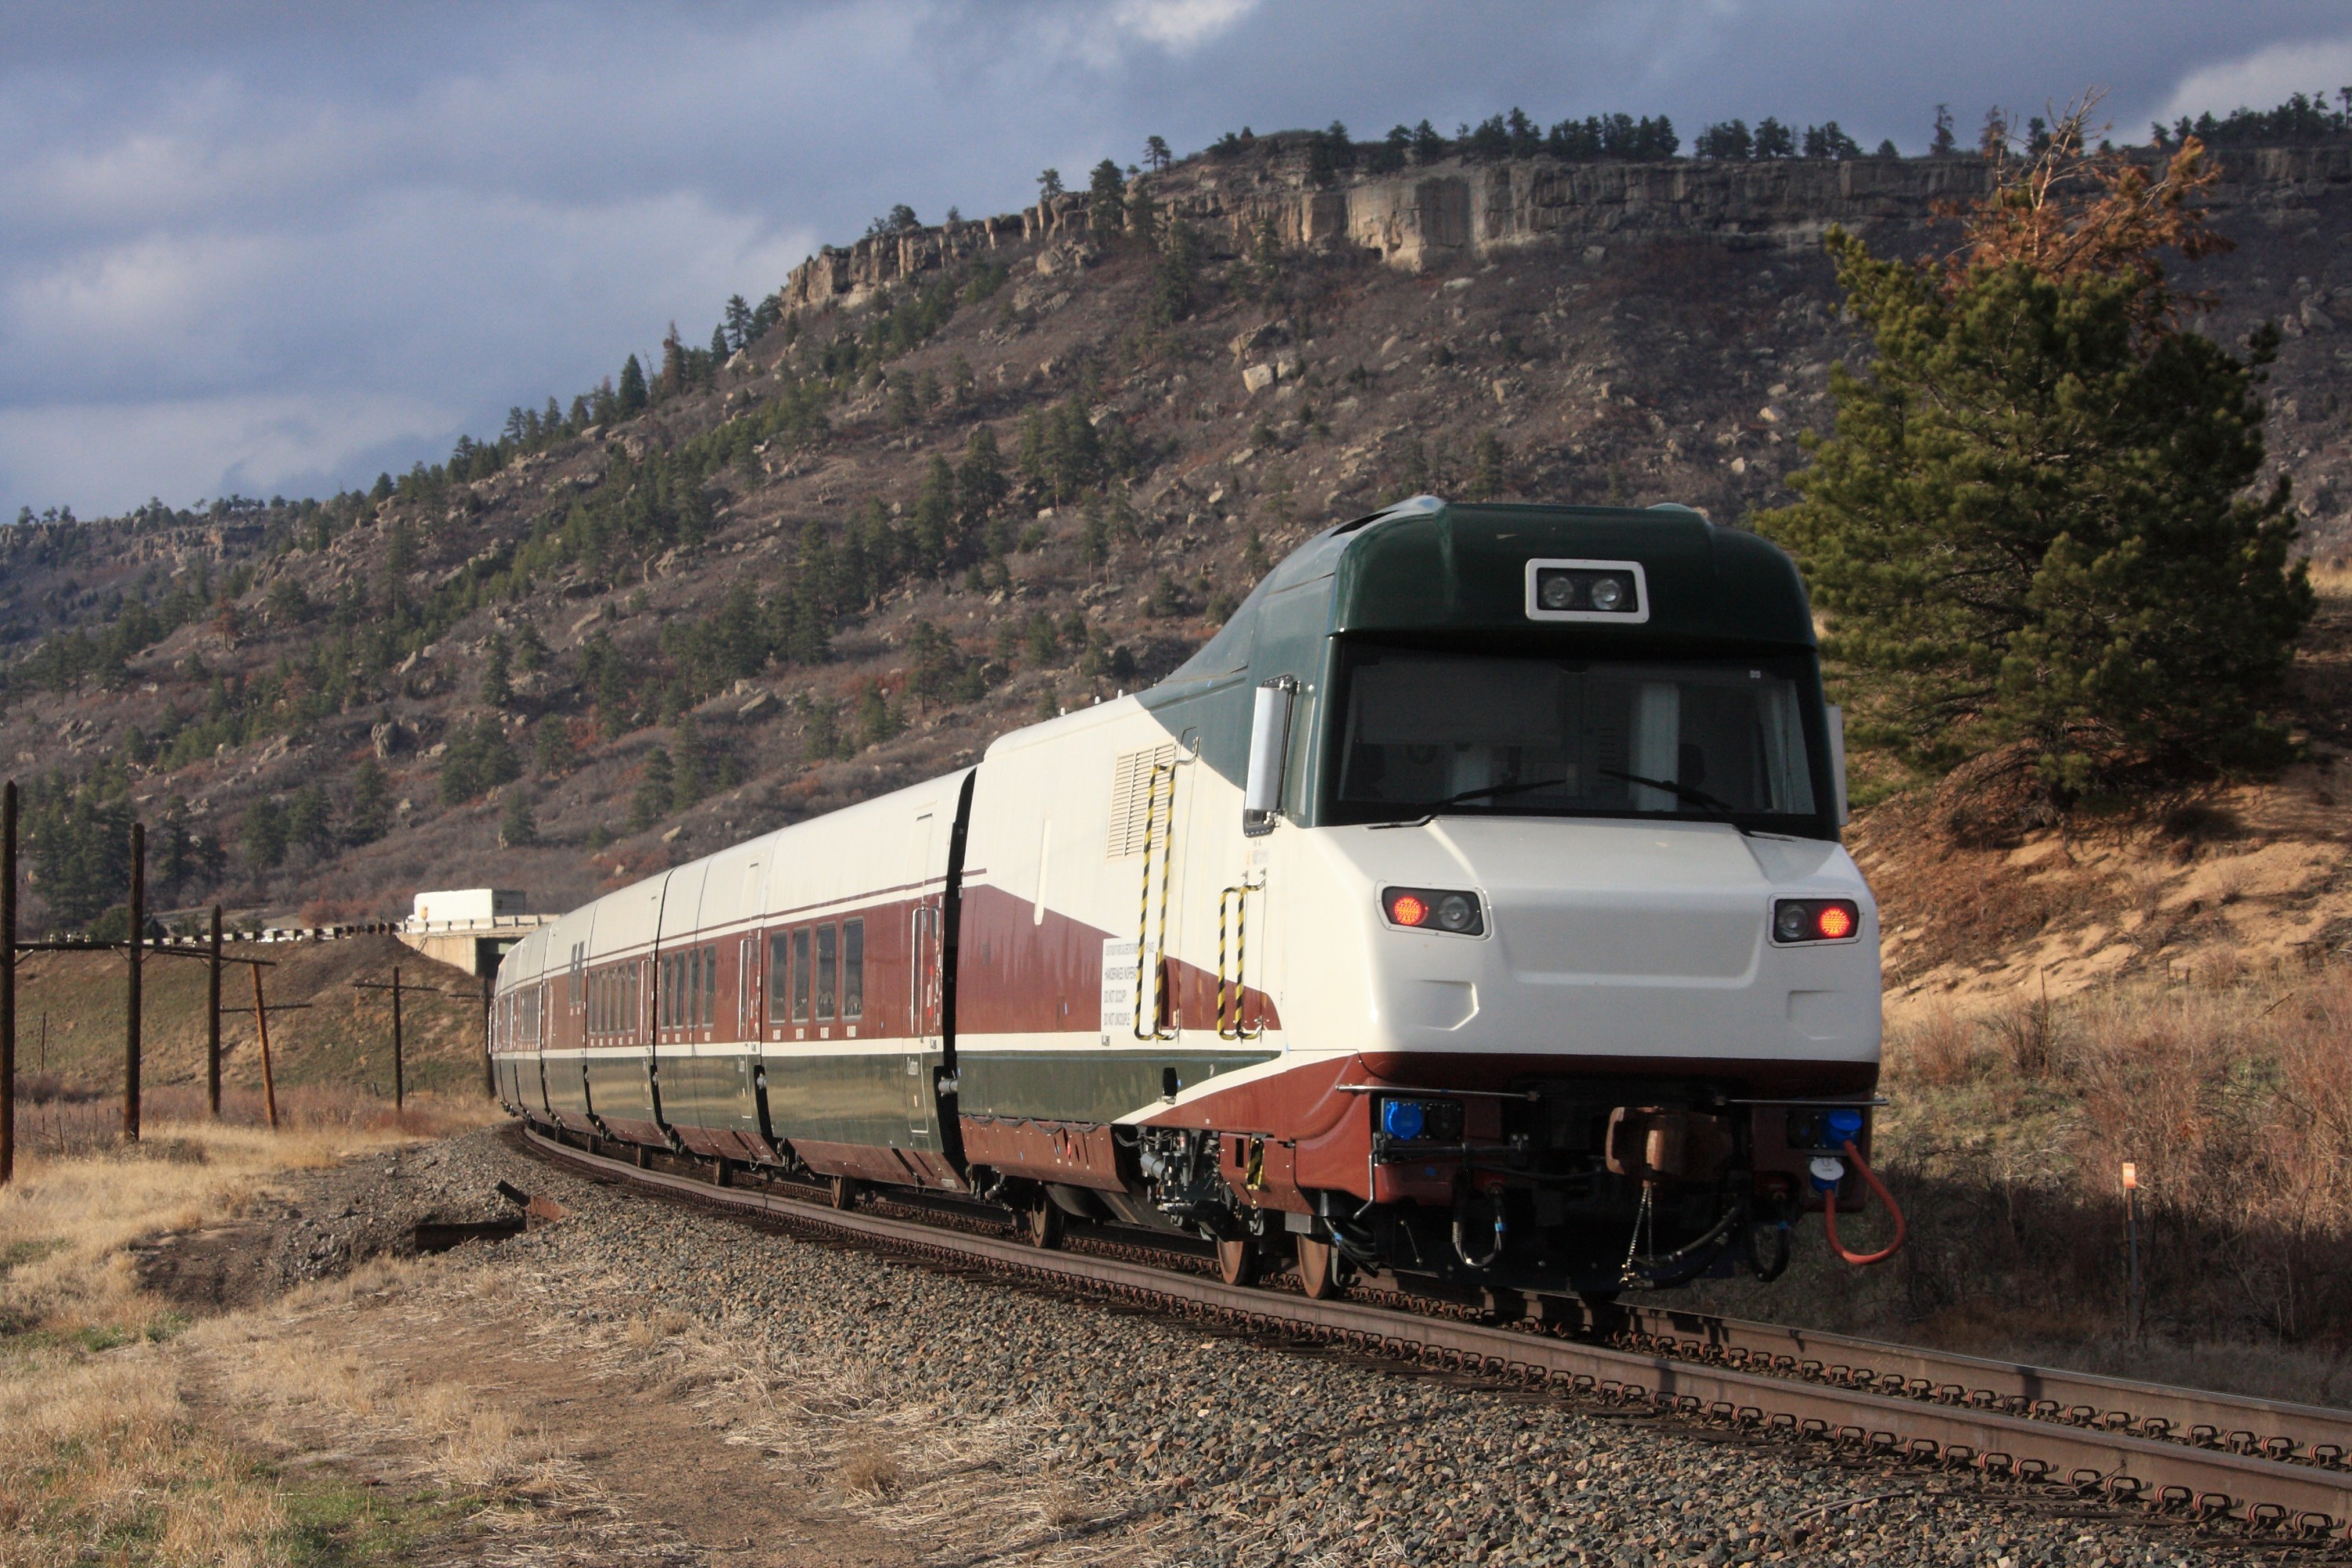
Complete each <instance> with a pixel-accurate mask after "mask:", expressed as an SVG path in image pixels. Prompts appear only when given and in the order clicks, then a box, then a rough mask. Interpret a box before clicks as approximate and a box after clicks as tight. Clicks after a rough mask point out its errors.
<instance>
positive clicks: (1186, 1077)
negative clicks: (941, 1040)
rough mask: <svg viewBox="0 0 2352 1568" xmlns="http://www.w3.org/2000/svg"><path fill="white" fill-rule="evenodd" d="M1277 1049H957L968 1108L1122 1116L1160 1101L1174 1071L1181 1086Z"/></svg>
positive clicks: (1087, 1117)
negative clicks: (1130, 1050)
mask: <svg viewBox="0 0 2352 1568" xmlns="http://www.w3.org/2000/svg"><path fill="white" fill-rule="evenodd" d="M1274 1056H1275V1053H1274V1052H1272V1051H1267V1050H1251V1049H1249V1048H1247V1047H1235V1048H1234V1049H1232V1050H1226V1051H1174V1050H1155V1049H1153V1048H1152V1047H1150V1046H1144V1045H1139V1046H1137V1047H1134V1049H1133V1051H1132V1052H1129V1051H1128V1050H1126V1049H1112V1050H1089V1051H1018V1050H1004V1051H990V1050H987V1049H984V1048H982V1049H966V1050H960V1051H958V1052H957V1053H956V1076H957V1077H958V1079H961V1083H962V1086H963V1087H962V1092H961V1096H960V1097H959V1100H960V1108H961V1110H962V1112H963V1114H965V1115H966V1116H996V1117H1007V1118H1013V1117H1017V1118H1023V1119H1026V1120H1032V1121H1097V1122H1099V1121H1118V1119H1119V1118H1120V1117H1122V1116H1131V1115H1133V1114H1134V1113H1135V1112H1136V1111H1138V1110H1142V1109H1143V1108H1144V1107H1146V1106H1148V1105H1152V1104H1155V1103H1157V1102H1158V1101H1159V1100H1160V1097H1161V1096H1162V1095H1164V1094H1166V1093H1167V1092H1168V1090H1169V1089H1170V1087H1171V1083H1170V1079H1169V1076H1168V1075H1169V1074H1170V1073H1171V1072H1173V1073H1174V1074H1175V1079H1174V1083H1173V1087H1174V1088H1175V1089H1178V1090H1179V1091H1181V1090H1183V1089H1191V1088H1192V1087H1194V1086H1195V1085H1198V1084H1202V1083H1205V1082H1207V1081H1208V1080H1209V1079H1213V1078H1215V1077H1216V1076H1218V1075H1219V1074H1221V1073H1230V1072H1235V1071H1238V1070H1239V1069H1241V1068H1245V1067H1254V1066H1255V1065H1256V1064H1257V1063H1259V1062H1263V1061H1270V1060H1272V1059H1273V1058H1274Z"/></svg>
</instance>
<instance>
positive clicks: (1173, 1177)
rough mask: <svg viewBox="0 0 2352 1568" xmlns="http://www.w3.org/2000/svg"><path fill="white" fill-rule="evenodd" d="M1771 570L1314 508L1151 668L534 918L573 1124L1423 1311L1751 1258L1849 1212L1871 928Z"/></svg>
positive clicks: (1534, 531)
mask: <svg viewBox="0 0 2352 1568" xmlns="http://www.w3.org/2000/svg"><path fill="white" fill-rule="evenodd" d="M1843 773H1844V762H1843V740H1842V736H1841V731H1840V728H1839V722H1838V715H1837V712H1836V710H1834V709H1832V708H1830V707H1828V706H1826V705H1825V704H1824V701H1823V699H1822V684H1821V675H1820V666H1819V659H1818V655H1817V651H1816V647H1815V639H1814V630H1813V623H1812V618H1811V611H1810V609H1809V607H1808V605H1807V602H1806V597H1805V592H1804V588H1803V584H1802V583H1801V580H1800V578H1799V576H1798V574H1797V572H1796V570H1795V568H1794V566H1793V565H1792V564H1791V563H1790V561H1789V559H1788V558H1787V557H1786V556H1785V555H1783V554H1782V553H1781V552H1780V551H1779V550H1777V549H1776V548H1774V547H1773V546H1772V545H1771V544H1769V542H1766V541H1764V540H1763V539H1761V538H1759V537H1758V536H1756V535H1754V534H1752V533H1748V532H1744V531H1738V530H1734V529H1727V528H1722V527H1718V526H1716V525H1714V524H1712V523H1710V522H1708V521H1706V520H1705V519H1704V518H1702V517H1700V516H1699V515H1698V514H1697V513H1696V512H1694V511H1691V510H1687V509H1684V508H1680V507H1656V508H1649V509H1645V510H1629V509H1622V508H1596V507H1566V506H1561V507H1548V506H1499V505H1497V506H1470V505H1459V504H1449V503H1446V502H1444V501H1440V500H1435V499H1434V498H1429V497H1423V498H1420V499H1418V500H1412V501H1408V502H1405V503H1402V504H1400V505H1397V506H1394V507H1391V508H1389V509H1388V510H1383V511H1381V512H1379V513H1377V514H1375V515H1373V516H1371V517H1369V518H1364V519H1360V520H1358V521H1353V522H1349V523H1345V524H1342V525H1340V526H1338V527H1334V528H1331V529H1328V530H1327V531H1324V532H1322V533H1320V534H1318V535H1317V536H1315V537H1314V538H1313V539H1311V540H1309V541H1308V542H1307V543H1305V544H1304V545H1302V546H1301V547H1300V548H1299V549H1298V550H1297V552H1294V553H1293V554H1291V555H1290V556H1289V557H1288V558H1287V559H1286V560H1284V561H1283V562H1282V563H1280V564H1279V565H1277V566H1276V568H1275V570H1274V571H1273V572H1272V573H1270V574H1268V575H1267V576H1266V577H1265V580H1264V581H1263V582H1261V583H1260V584H1258V586H1257V588H1256V590H1255V592H1254V593H1253V594H1252V595H1250V596H1249V598H1248V600H1247V601H1246V602H1245V603H1244V605H1242V606H1241V608H1240V609H1239V610H1238V611H1237V612H1236V613H1235V614H1234V616H1233V617H1232V618H1231V619H1230V620H1229V621H1228V622H1227V623H1226V624H1225V626H1223V628H1222V629H1221V630H1220V631H1219V632H1218V633H1217V634H1216V636H1215V637H1213V638H1212V639H1211V640H1210V641H1209V642H1208V643H1207V644H1206V645H1205V646H1204V647H1202V648H1201V650H1200V651H1199V652H1198V653H1197V654H1196V655H1195V656H1194V657H1193V658H1192V659H1191V660H1190V661H1189V662H1187V663H1186V664H1185V665H1184V666H1183V667H1182V668H1180V669H1178V670H1177V671H1175V672H1174V673H1173V674H1172V675H1171V676H1170V677H1169V678H1168V679H1166V680H1164V681H1162V682H1160V684H1159V685H1157V686H1154V687H1152V688H1150V689H1148V690H1144V691H1140V692H1138V693H1135V694H1133V695H1129V696H1124V697H1121V698H1119V699H1118V700H1112V701H1105V702H1102V703H1099V704H1098V705H1096V706H1091V707H1087V708H1085V709H1082V710H1077V711H1075V712H1071V713H1069V714H1067V715H1066V716H1064V717H1062V718H1059V719H1055V720H1050V721H1045V722H1044V723H1039V724H1034V725H1032V726H1030V727H1028V728H1025V729H1022V730H1018V731H1013V732H1012V733H1010V734H1008V735H1005V736H1004V737H1003V738H1002V739H1000V740H998V741H997V742H995V743H994V744H993V745H992V746H990V747H989V748H988V750H987V752H986V753H985V754H984V756H983V757H982V760H981V761H980V762H979V763H978V764H977V765H975V766H973V767H971V768H970V769H967V770H965V771H963V772H961V773H955V774H953V775H950V776H949V777H945V778H941V779H938V780H935V781H933V782H931V783H929V784H919V785H917V786H915V787H913V788H910V789H903V790H899V791H898V792H896V793H893V794H890V795H884V796H881V797H879V798H877V799H872V800H868V801H866V802H864V803H862V804H860V805H855V806H852V807H849V808H847V809H845V810H841V811H836V812H834V813H832V814H830V815H827V816H822V817H818V818H815V819H813V820H811V821H808V822H804V823H801V824H798V825H796V826H791V827H786V828H783V829H782V830H779V831H777V832H773V833H770V834H768V835H766V836H764V837H760V838H757V839H754V840H752V841H751V842H749V843H745V844H742V845H739V846H737V847H733V848H730V849H726V850H722V851H720V852H719V853H718V854H715V855H711V856H709V857H707V858H703V859H700V860H697V861H694V862H692V863H691V864H688V865H685V866H681V867H678V868H676V869H673V870H670V871H668V872H666V873H664V874H661V875H659V876H656V877H654V878H651V879H647V880H646V881H644V882H640V883H638V884H636V885H635V886H633V887H629V888H626V889H622V890H620V891H618V892H614V893H611V894H608V895H606V896H605V897H604V898H601V899H599V900H596V901H595V902H593V903H592V904H589V905H587V906H586V907H584V908H583V909H580V910H574V911H572V913H570V914H568V915H565V916H564V917H562V919H561V920H558V921H554V922H553V923H551V924H550V925H547V926H544V927H542V928H541V929H540V931H537V932H536V933H535V934H534V935H533V936H532V937H531V938H530V940H529V941H527V942H523V943H522V944H520V945H519V946H518V947H516V948H515V949H514V950H513V951H512V952H509V954H508V956H507V958H506V961H505V963H503V965H502V966H501V968H500V970H499V980H498V993H497V1005H496V1008H495V1010H494V1015H493V1022H492V1040H491V1048H492V1053H493V1058H494V1061H495V1066H496V1071H497V1079H498V1082H499V1089H500V1093H501V1096H502V1098H503V1099H504V1100H506V1102H507V1103H508V1105H509V1107H511V1108H512V1109H513V1110H516V1111H518V1112H520V1114H521V1115H523V1116H524V1117H527V1118H529V1119H530V1121H533V1122H535V1123H539V1124H541V1125H542V1126H545V1127H549V1128H553V1129H559V1130H562V1131H568V1132H569V1133H570V1134H572V1136H574V1137H575V1138H581V1139H595V1140H602V1141H606V1142H619V1143H625V1144H637V1145H641V1146H645V1147H646V1148H649V1149H654V1150H667V1151H670V1152H674V1153H679V1154H694V1155H699V1156H703V1157H706V1158H709V1157H717V1158H723V1159H725V1160H728V1161H731V1162H735V1163H737V1164H739V1165H749V1166H766V1167H775V1168H778V1169H780V1170H781V1171H782V1172H786V1173H792V1174H793V1175H797V1176H802V1177H807V1176H812V1175H813V1176H815V1177H819V1178H830V1179H832V1181H833V1182H834V1184H835V1192H836V1194H839V1195H841V1196H843V1197H846V1196H847V1195H848V1194H851V1193H853V1192H855V1191H856V1189H857V1188H858V1187H860V1186H862V1185H883V1186H894V1187H902V1188H929V1189H935V1190H939V1191H942V1192H951V1193H956V1194H964V1195H966V1196H967V1197H970V1198H972V1199H977V1200H982V1201H989V1202H994V1203H999V1204H1002V1205H1006V1206H1007V1207H1009V1208H1010V1209H1012V1210H1013V1211H1015V1212H1016V1213H1017V1214H1018V1215H1022V1216H1024V1217H1025V1220H1026V1224H1027V1226H1028V1229H1029V1233H1030V1235H1031V1236H1032V1237H1033V1238H1034V1239H1035V1240H1036V1241H1037V1242H1039V1243H1040V1244H1041V1245H1052V1244H1053V1243H1054V1242H1055V1240H1056V1239H1057V1237H1059V1235H1060V1234H1061V1230H1062V1226H1064V1224H1065V1223H1066V1219H1067V1218H1068V1217H1072V1216H1076V1217H1081V1218H1086V1219H1089V1220H1092V1221H1095V1222H1097V1223H1100V1224H1105V1225H1115V1226H1134V1227H1141V1228H1144V1229H1152V1230H1159V1231H1162V1232H1169V1231H1176V1232H1182V1233H1185V1234H1187V1235H1189V1236H1192V1237H1199V1238H1202V1239H1203V1240H1206V1241H1208V1242H1213V1244H1215V1247H1216V1250H1217V1255H1218V1258H1219V1261H1220V1264H1221V1267H1222V1268H1223V1272H1224V1274H1225V1276H1226V1277H1227V1278H1228V1279H1231V1280H1234V1281H1244V1280H1247V1279H1252V1278H1254V1277H1255V1276H1256V1275H1258V1274H1259V1273H1260V1272H1261V1271H1265V1270H1273V1269H1281V1268H1293V1269H1296V1271H1297V1277H1298V1280H1299V1283H1300V1284H1301V1285H1302V1286H1303V1288H1304V1289H1307V1292H1308V1293H1309V1294H1312V1295H1318V1296H1319V1295H1323V1294H1326V1293H1328V1292H1330V1291H1333V1290H1337V1289H1344V1288H1345V1287H1346V1286H1347V1284H1348V1282H1349V1280H1350V1279H1357V1278H1377V1279H1385V1280H1391V1281H1394V1282H1395V1283H1397V1284H1398V1285H1399V1286H1401V1287H1402V1288H1405V1289H1426V1290H1430V1291H1433V1292H1438V1293H1447V1292H1453V1293H1462V1292H1473V1293H1475V1292H1480V1291H1485V1292H1493V1293H1498V1294H1499V1293H1505V1292H1517V1293H1521V1294H1522V1295H1523V1296H1524V1295H1527V1294H1546V1293H1549V1294H1565V1293H1569V1292H1573V1293H1576V1294H1579V1295H1584V1296H1588V1297H1607V1296H1609V1295H1612V1294H1614V1293H1615V1292H1617V1291H1619V1290H1622V1289H1629V1288H1656V1287H1661V1286H1666V1285H1672V1284H1675V1283H1679V1282H1682V1281H1685V1280H1687V1279H1693V1278H1696V1277H1698V1276H1700V1275H1702V1274H1705V1273H1707V1272H1709V1271H1716V1272H1725V1271H1728V1270H1731V1269H1733V1268H1740V1267H1747V1268H1753V1269H1754V1270H1756V1271H1757V1272H1759V1273H1760V1274H1763V1275H1765V1276H1767V1277H1769V1276H1771V1275H1773V1274H1776V1273H1777V1272H1778V1271H1779V1269H1780V1267H1781V1266H1782V1265H1783V1264H1784V1263H1785V1261H1786V1259H1787V1256H1788V1246H1789V1233H1790V1226H1791V1225H1792V1224H1794V1223H1797V1222H1798V1221H1800V1220H1801V1217H1802V1215H1805V1214H1806V1213H1808V1212H1816V1213H1817V1212H1820V1211H1821V1210H1822V1207H1823V1205H1832V1214H1831V1215H1830V1216H1829V1217H1830V1218H1831V1219H1832V1220H1833V1219H1834V1211H1835V1210H1836V1209H1839V1208H1843V1209H1848V1210H1851V1209H1853V1208H1854V1207H1858V1206H1859V1205H1861V1203H1862V1202H1863V1201H1864V1194H1865V1193H1866V1191H1867V1189H1866V1188H1865V1187H1864V1186H1863V1185H1862V1184H1861V1183H1862V1178H1864V1177H1865V1176H1867V1174H1868V1173H1867V1169H1866V1166H1864V1164H1863V1162H1864V1159H1865V1157H1866V1152H1867V1150H1868V1147H1869V1121H1870V1107H1871V1106H1872V1105H1873V1104H1874V1089H1875V1087H1876V1080H1877V1073H1878V1058H1879V966H1878V919H1877V910H1876V907H1875V905H1874V902H1873V900H1872V898H1871V895H1870V891H1869V889H1868V888H1867V887H1866V886H1865V885H1864V881H1863V879H1862V877H1861V874H1860V873H1859V871H1858V870H1857V869H1856V868H1855V866H1854V864H1853V860H1852V859H1851V858H1849V857H1848V856H1847V854H1846V853H1845V851H1844V850H1843V848H1842V847H1840V845H1839V829H1840V826H1841V823H1842V821H1843V816H1844V808H1843Z"/></svg>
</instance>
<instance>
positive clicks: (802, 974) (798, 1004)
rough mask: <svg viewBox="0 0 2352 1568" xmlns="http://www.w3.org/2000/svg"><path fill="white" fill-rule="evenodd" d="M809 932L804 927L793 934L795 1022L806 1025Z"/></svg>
mask: <svg viewBox="0 0 2352 1568" xmlns="http://www.w3.org/2000/svg"><path fill="white" fill-rule="evenodd" d="M809 967H810V965H809V932H808V927H806V926H803V927H801V929H800V930H798V931H794V932H793V1023H795V1024H805V1023H807V1022H808V1016H809Z"/></svg>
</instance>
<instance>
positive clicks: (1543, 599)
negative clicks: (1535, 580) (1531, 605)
mask: <svg viewBox="0 0 2352 1568" xmlns="http://www.w3.org/2000/svg"><path fill="white" fill-rule="evenodd" d="M1536 599H1537V601H1538V603H1539V604H1541V605H1543V607H1544V608H1545V609H1547V610H1565V609H1569V608H1570V607H1571V606H1573V605H1575V603H1576V579H1575V578H1573V577H1571V576H1570V575H1569V574H1567V573H1565V572H1554V573H1550V574H1547V575H1546V576H1545V577H1544V579H1543V581H1542V583H1541V584H1538V586H1537V589H1536Z"/></svg>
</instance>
